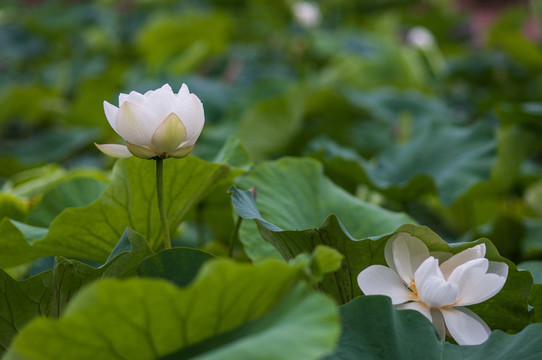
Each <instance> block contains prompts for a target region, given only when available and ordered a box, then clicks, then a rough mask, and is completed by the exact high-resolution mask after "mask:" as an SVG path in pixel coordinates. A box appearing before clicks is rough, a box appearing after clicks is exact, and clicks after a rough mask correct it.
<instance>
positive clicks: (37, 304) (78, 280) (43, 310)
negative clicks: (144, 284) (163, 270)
mask: <svg viewBox="0 0 542 360" xmlns="http://www.w3.org/2000/svg"><path fill="white" fill-rule="evenodd" d="M125 243H126V244H128V245H127V246H124V249H123V250H119V251H118V252H117V253H116V254H112V256H111V259H110V260H109V261H108V262H107V263H106V264H104V265H103V266H101V267H100V268H94V267H92V266H89V265H86V264H83V263H81V262H79V261H76V260H68V259H65V258H61V257H57V258H56V265H55V267H54V268H53V269H51V270H48V271H45V272H42V273H40V274H38V275H35V276H33V277H30V278H28V279H26V280H22V281H17V280H14V279H12V278H11V277H10V276H9V275H7V274H6V273H5V272H4V271H2V270H0V294H1V295H2V297H3V299H4V300H5V301H2V302H0V355H1V354H2V353H3V352H4V350H5V349H7V347H8V345H9V343H10V342H11V339H12V338H13V337H14V336H15V335H16V334H17V333H18V331H19V330H20V329H22V328H23V326H24V325H25V324H26V323H27V322H28V321H30V320H31V319H32V318H34V317H36V316H38V315H41V316H47V317H58V316H60V314H62V313H63V311H64V309H65V308H66V305H67V304H68V302H69V301H70V300H71V299H72V298H73V296H74V295H75V293H77V291H79V289H80V288H81V287H82V286H83V285H85V284H88V283H90V282H93V281H95V280H97V279H99V278H106V277H115V278H123V277H127V276H133V275H136V267H137V265H138V263H139V261H140V260H141V259H143V258H144V257H145V256H148V255H150V253H151V251H150V249H149V247H148V245H147V242H146V240H145V239H143V238H142V237H141V236H140V235H139V234H137V233H135V232H133V231H132V230H130V229H127V230H126V231H125V233H124V235H123V236H122V238H121V240H120V241H119V244H125Z"/></svg>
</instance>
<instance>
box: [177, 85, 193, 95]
mask: <svg viewBox="0 0 542 360" xmlns="http://www.w3.org/2000/svg"><path fill="white" fill-rule="evenodd" d="M177 94H178V96H188V95H190V90H188V86H186V84H182V85H181V88H180V89H179V92H178V93H177Z"/></svg>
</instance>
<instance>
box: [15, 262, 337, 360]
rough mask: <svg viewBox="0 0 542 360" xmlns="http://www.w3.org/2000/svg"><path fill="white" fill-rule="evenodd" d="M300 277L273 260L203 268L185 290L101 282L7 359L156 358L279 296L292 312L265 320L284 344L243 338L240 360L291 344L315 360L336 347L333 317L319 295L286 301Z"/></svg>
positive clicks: (38, 325)
mask: <svg viewBox="0 0 542 360" xmlns="http://www.w3.org/2000/svg"><path fill="white" fill-rule="evenodd" d="M302 276H303V268H302V267H295V266H288V265H287V264H283V263H280V262H276V261H270V262H267V263H265V264H262V265H259V266H254V265H250V264H239V263H234V262H231V261H227V260H216V261H211V262H208V263H206V264H205V265H204V267H203V268H202V271H201V272H200V274H199V275H198V277H197V279H196V280H195V281H194V282H193V283H192V285H190V286H189V287H186V288H178V287H176V286H174V285H173V284H171V283H170V282H167V281H164V280H161V279H137V278H133V279H128V280H124V281H119V280H113V279H108V280H103V281H100V282H96V283H94V284H92V285H90V286H88V287H86V288H85V289H84V290H82V291H81V292H79V294H78V295H77V296H76V298H75V299H73V300H72V302H71V303H70V305H69V307H68V309H67V310H66V312H65V314H64V316H63V317H62V318H61V319H59V320H53V319H46V318H39V319H35V320H34V321H32V322H31V323H30V324H28V325H27V326H26V327H25V328H24V329H23V330H22V332H21V333H20V335H19V336H18V337H17V338H16V339H15V340H14V342H13V344H12V346H11V348H10V350H9V353H8V355H7V356H6V359H35V360H38V359H81V360H85V359H95V358H96V357H100V358H117V357H121V358H126V359H156V358H159V357H162V356H165V355H167V354H170V353H172V352H175V351H178V350H180V349H183V348H187V347H189V346H193V345H196V344H197V343H199V342H201V341H205V340H209V339H212V338H213V337H214V336H217V335H221V334H226V333H227V332H229V331H232V330H234V329H235V328H238V327H239V326H241V325H243V324H246V323H249V322H251V321H254V320H256V321H257V319H258V318H260V317H261V316H263V315H264V314H266V313H267V312H268V311H270V310H272V309H273V308H275V307H276V306H277V304H279V302H280V301H281V300H282V299H284V298H286V300H287V301H290V303H288V304H287V305H288V306H286V307H287V308H290V309H291V310H288V309H283V310H284V311H286V312H288V311H292V313H291V314H289V315H288V316H285V315H284V314H282V313H281V314H280V316H281V318H277V319H276V320H277V322H278V323H279V324H274V323H272V322H269V321H268V322H267V323H266V324H267V326H268V327H269V329H268V330H266V331H270V332H271V333H273V332H274V331H275V330H276V331H278V332H283V331H287V333H283V334H282V339H283V340H284V341H285V344H284V346H281V344H280V343H276V342H271V341H269V342H265V345H266V346H265V347H264V346H263V345H262V341H263V340H262V339H260V340H259V341H258V342H255V343H254V345H249V341H246V339H244V338H239V339H235V340H237V341H240V343H239V346H238V349H237V354H238V355H239V356H238V357H237V358H243V356H241V354H243V351H244V350H245V347H246V348H247V349H248V350H250V351H253V352H254V351H256V352H257V353H256V354H259V356H260V358H269V357H268V355H267V354H268V353H269V352H271V353H276V351H277V349H276V348H277V347H279V348H282V349H287V347H286V345H288V346H294V345H295V346H296V347H300V348H301V347H309V349H306V350H305V353H306V354H310V355H311V356H310V357H307V359H311V358H314V359H316V358H319V357H321V356H323V355H326V354H329V353H330V352H331V351H332V349H333V347H334V343H335V341H336V339H337V336H338V314H337V310H336V307H335V305H334V304H333V302H332V301H331V300H330V299H328V298H327V297H325V296H324V295H322V294H317V293H309V292H307V291H305V292H304V293H303V295H302V296H301V295H299V294H297V295H296V294H294V295H293V299H295V301H294V300H292V298H291V297H288V296H287V294H288V293H290V291H291V290H292V288H294V285H295V284H296V283H298V281H299V280H300V279H301V277H302ZM304 307H306V308H307V309H311V311H303V308H304ZM104 312H106V313H107V316H104ZM297 314H299V316H296V315H297ZM283 319H284V324H283V321H282V320H283ZM279 320H281V321H279ZM296 324H297V325H296ZM299 324H306V325H307V326H306V327H305V328H304V329H305V331H304V333H298V332H295V331H296V329H297V326H299ZM275 326H277V328H276V329H275V328H274V327H275ZM260 331H262V329H260ZM253 335H254V337H255V338H257V337H258V334H257V333H255V334H253ZM276 336H278V334H276V335H275V337H270V338H269V340H272V339H274V338H276ZM288 338H289V339H288ZM298 338H299V339H301V340H299V341H296V339H298ZM292 341H294V342H293V343H292ZM318 342H320V344H318ZM229 345H230V346H231V347H229V349H228V348H226V349H225V350H224V351H226V352H227V351H235V343H232V344H229ZM258 345H262V346H261V347H258ZM253 346H254V347H253ZM313 346H314V349H312V347H313ZM232 348H233V349H232ZM215 351H217V350H216V349H215ZM300 352H301V350H297V351H294V352H293V354H294V355H295V354H299V353H300ZM233 353H235V352H233ZM286 353H287V352H286ZM283 356H287V355H283ZM256 358H258V357H256ZM283 358H284V359H298V358H299V357H297V358H296V357H283Z"/></svg>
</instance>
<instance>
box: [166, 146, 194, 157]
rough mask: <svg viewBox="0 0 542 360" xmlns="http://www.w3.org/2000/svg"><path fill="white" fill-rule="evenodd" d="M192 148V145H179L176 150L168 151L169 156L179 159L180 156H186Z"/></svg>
mask: <svg viewBox="0 0 542 360" xmlns="http://www.w3.org/2000/svg"><path fill="white" fill-rule="evenodd" d="M192 150H194V145H192V146H187V147H181V148H178V149H177V150H175V151H174V152H171V153H169V156H170V157H173V158H176V159H181V158H183V157H185V156H187V155H188V154H190V153H191V152H192Z"/></svg>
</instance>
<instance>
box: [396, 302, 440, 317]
mask: <svg viewBox="0 0 542 360" xmlns="http://www.w3.org/2000/svg"><path fill="white" fill-rule="evenodd" d="M393 307H394V308H396V309H397V310H416V311H417V312H419V313H422V315H423V316H425V317H426V318H427V320H429V321H433V318H432V316H431V311H430V309H429V308H428V307H427V306H425V305H424V304H422V303H421V302H418V301H412V302H407V303H404V304H399V305H394V306H393Z"/></svg>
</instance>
